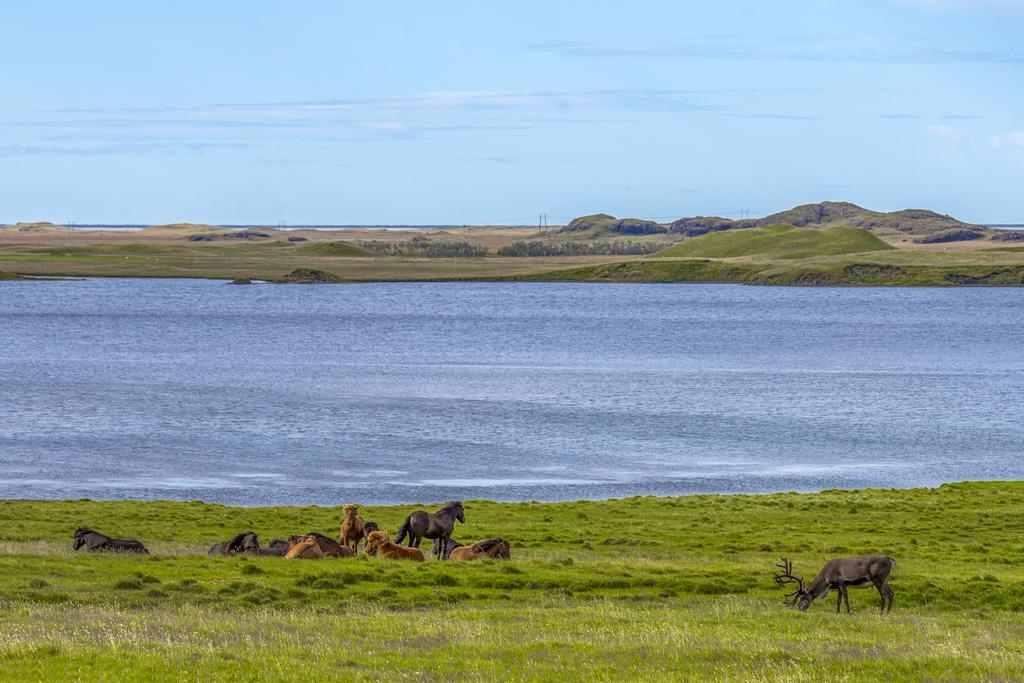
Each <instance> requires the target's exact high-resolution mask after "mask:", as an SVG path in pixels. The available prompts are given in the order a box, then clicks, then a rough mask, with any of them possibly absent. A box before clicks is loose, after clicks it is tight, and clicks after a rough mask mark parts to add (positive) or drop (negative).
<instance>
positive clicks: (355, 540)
mask: <svg viewBox="0 0 1024 683" xmlns="http://www.w3.org/2000/svg"><path fill="white" fill-rule="evenodd" d="M341 509H342V510H343V511H344V512H345V521H343V522H342V523H341V538H340V539H339V540H340V541H341V545H345V546H352V550H354V551H355V552H359V541H360V539H362V538H363V536H364V535H365V527H366V525H365V524H363V518H362V517H360V516H359V515H358V514H356V513H357V512H358V511H359V506H358V505H353V504H352V503H348V504H347V505H345V506H344V507H342V508H341Z"/></svg>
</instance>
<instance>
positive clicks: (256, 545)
mask: <svg viewBox="0 0 1024 683" xmlns="http://www.w3.org/2000/svg"><path fill="white" fill-rule="evenodd" d="M259 549H260V540H259V538H257V536H256V534H252V533H249V534H246V535H245V536H244V537H243V538H242V552H243V553H249V552H252V551H254V550H259Z"/></svg>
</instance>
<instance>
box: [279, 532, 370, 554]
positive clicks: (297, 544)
mask: <svg viewBox="0 0 1024 683" xmlns="http://www.w3.org/2000/svg"><path fill="white" fill-rule="evenodd" d="M288 543H289V546H288V552H286V553H285V554H284V556H285V558H286V559H296V558H301V559H304V560H319V559H323V558H325V557H338V558H345V557H355V555H356V551H354V550H352V548H349V547H348V546H345V545H341V544H340V543H338V542H337V541H335V540H334V539H333V538H328V537H327V536H324V535H323V534H321V533H318V532H316V531H311V532H309V533H308V534H305V535H303V536H292V537H291V538H289V539H288Z"/></svg>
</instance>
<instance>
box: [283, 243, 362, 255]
mask: <svg viewBox="0 0 1024 683" xmlns="http://www.w3.org/2000/svg"><path fill="white" fill-rule="evenodd" d="M296 251H300V252H302V253H303V254H309V255H311V256H373V254H371V253H370V252H368V251H367V250H365V249H361V248H359V247H357V246H356V245H354V244H349V243H348V242H316V243H315V244H304V245H302V246H301V247H299V248H298V249H297V250H296Z"/></svg>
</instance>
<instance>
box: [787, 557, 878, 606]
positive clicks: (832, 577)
mask: <svg viewBox="0 0 1024 683" xmlns="http://www.w3.org/2000/svg"><path fill="white" fill-rule="evenodd" d="M775 566H776V567H778V568H779V569H781V570H782V573H781V574H776V575H775V583H777V584H779V585H780V586H781V585H784V584H787V583H795V584H797V589H796V590H795V591H793V592H792V593H789V594H787V595H786V600H785V604H786V606H787V607H794V606H795V607H797V608H799V609H800V611H801V612H806V611H807V609H808V608H809V607H810V606H811V603H812V602H814V601H815V600H817V599H818V598H823V597H825V596H826V595H828V592H829V590H831V589H833V588H835V589H836V590H837V591H839V596H838V597H837V598H836V614H839V610H840V608H841V607H842V604H843V602H844V601H845V602H846V613H847V614H850V596H849V594H848V593H847V588H849V587H850V586H852V587H854V588H866V587H867V586H874V587H875V588H877V589H878V594H879V595H881V596H882V608H881V610H879V614H884V613H886V612H889V611H892V599H893V596H895V595H896V592H895V591H894V590H893V589H892V588H890V587H889V574H891V573H892V568H893V567H895V566H896V560H894V559H892V558H891V557H889V556H887V555H866V556H864V557H841V558H837V559H834V560H829V561H828V562H826V563H825V567H824V568H823V569H822V570H821V571H820V572H819V573H818V575H817V576H816V577H814V580H813V581H811V585H809V586H808V587H807V588H804V580H803V578H802V577H797V576H793V563H792V562H791V561H790V560H787V559H786V558H785V557H784V558H782V564H777V565H775ZM887 603H888V607H886V604H887Z"/></svg>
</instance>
